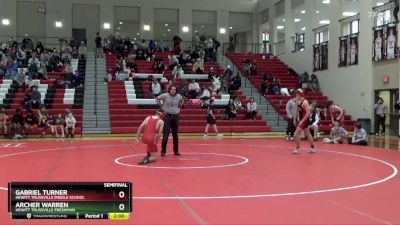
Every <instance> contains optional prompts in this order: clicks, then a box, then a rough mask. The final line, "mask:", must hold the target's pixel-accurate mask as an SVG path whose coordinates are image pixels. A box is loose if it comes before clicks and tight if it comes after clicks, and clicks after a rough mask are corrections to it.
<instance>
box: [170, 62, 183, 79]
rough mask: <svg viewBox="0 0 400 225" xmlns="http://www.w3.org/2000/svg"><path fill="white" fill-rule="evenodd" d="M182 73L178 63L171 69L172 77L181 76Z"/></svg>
mask: <svg viewBox="0 0 400 225" xmlns="http://www.w3.org/2000/svg"><path fill="white" fill-rule="evenodd" d="M183 74H184V71H183V69H182V67H181V65H179V64H178V65H176V66H175V67H174V70H172V76H173V77H174V79H177V78H181V77H182V75H183Z"/></svg>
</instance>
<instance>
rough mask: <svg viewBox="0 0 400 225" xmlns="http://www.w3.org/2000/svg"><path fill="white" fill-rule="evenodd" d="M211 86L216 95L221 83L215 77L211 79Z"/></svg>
mask: <svg viewBox="0 0 400 225" xmlns="http://www.w3.org/2000/svg"><path fill="white" fill-rule="evenodd" d="M212 84H213V86H214V91H216V93H217V94H218V93H219V91H220V90H221V81H220V80H219V79H218V78H217V77H213V80H212Z"/></svg>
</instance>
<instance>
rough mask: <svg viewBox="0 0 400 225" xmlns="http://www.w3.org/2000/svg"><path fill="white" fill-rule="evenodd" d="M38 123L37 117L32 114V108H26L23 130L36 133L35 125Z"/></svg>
mask: <svg viewBox="0 0 400 225" xmlns="http://www.w3.org/2000/svg"><path fill="white" fill-rule="evenodd" d="M37 124H38V119H37V117H36V116H35V115H34V114H33V112H32V110H28V113H27V115H26V117H25V127H24V128H25V132H29V133H31V134H36V127H37Z"/></svg>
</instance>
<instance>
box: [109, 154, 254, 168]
mask: <svg viewBox="0 0 400 225" xmlns="http://www.w3.org/2000/svg"><path fill="white" fill-rule="evenodd" d="M183 154H184V155H216V156H228V157H234V158H239V159H242V160H243V161H241V162H239V163H233V164H225V165H217V166H183V167H172V166H143V165H135V164H128V163H122V162H120V160H121V159H125V158H130V157H135V156H143V155H144V154H136V155H127V156H122V157H119V158H117V159H115V160H114V162H115V163H116V164H119V165H122V166H130V167H139V168H148V169H171V170H185V169H186V170H190V169H212V168H226V167H232V166H240V165H243V164H246V163H248V162H249V159H248V158H246V157H242V156H238V155H228V154H219V153H207V152H203V153H196V152H189V153H183Z"/></svg>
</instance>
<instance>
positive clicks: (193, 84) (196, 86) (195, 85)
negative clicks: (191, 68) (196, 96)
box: [189, 82, 200, 91]
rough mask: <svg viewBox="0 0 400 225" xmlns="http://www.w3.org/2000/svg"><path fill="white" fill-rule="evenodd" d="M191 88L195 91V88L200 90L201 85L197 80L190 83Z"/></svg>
mask: <svg viewBox="0 0 400 225" xmlns="http://www.w3.org/2000/svg"><path fill="white" fill-rule="evenodd" d="M189 90H191V91H193V90H195V91H199V90H200V86H199V84H198V83H197V82H194V83H190V84H189Z"/></svg>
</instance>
